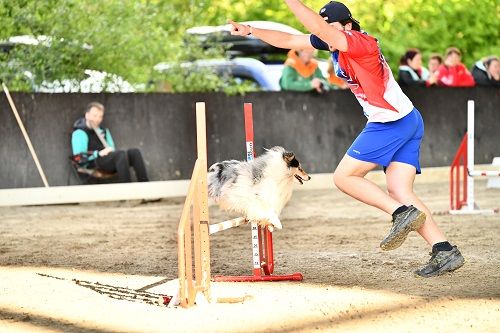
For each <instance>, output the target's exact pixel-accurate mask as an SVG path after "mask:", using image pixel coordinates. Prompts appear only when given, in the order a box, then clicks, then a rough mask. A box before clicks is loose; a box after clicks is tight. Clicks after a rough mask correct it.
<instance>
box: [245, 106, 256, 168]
mask: <svg viewBox="0 0 500 333" xmlns="http://www.w3.org/2000/svg"><path fill="white" fill-rule="evenodd" d="M243 111H244V115H245V141H246V144H247V161H249V160H253V159H254V157H255V149H254V143H253V115H252V103H245V104H244V105H243Z"/></svg>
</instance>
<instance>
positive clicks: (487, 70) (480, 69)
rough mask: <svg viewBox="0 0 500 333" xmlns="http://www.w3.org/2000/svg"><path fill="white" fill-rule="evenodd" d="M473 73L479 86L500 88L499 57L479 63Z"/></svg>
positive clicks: (490, 57)
mask: <svg viewBox="0 0 500 333" xmlns="http://www.w3.org/2000/svg"><path fill="white" fill-rule="evenodd" d="M471 72H472V76H473V77H474V80H475V81H476V84H477V85H478V86H486V87H496V88H500V61H499V59H498V57H497V56H489V57H486V58H484V59H482V60H479V61H477V62H476V63H475V64H474V66H472V71H471Z"/></svg>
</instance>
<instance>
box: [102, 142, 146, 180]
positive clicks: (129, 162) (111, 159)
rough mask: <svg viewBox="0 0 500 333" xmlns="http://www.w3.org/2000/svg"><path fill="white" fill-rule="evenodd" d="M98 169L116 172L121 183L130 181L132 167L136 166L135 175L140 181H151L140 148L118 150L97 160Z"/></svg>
mask: <svg viewBox="0 0 500 333" xmlns="http://www.w3.org/2000/svg"><path fill="white" fill-rule="evenodd" d="M96 165H97V168H98V169H101V170H103V171H107V172H116V173H117V174H118V181H119V182H120V183H128V182H130V181H131V179H130V167H132V168H134V171H135V176H136V177H137V180H138V181H140V182H147V181H149V179H148V175H147V173H146V167H145V166H144V160H143V159H142V155H141V152H140V150H139V149H135V148H134V149H129V150H127V151H126V152H125V151H123V150H117V151H114V152H111V153H109V154H108V155H106V156H103V157H99V158H98V159H97V160H96Z"/></svg>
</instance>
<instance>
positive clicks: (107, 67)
mask: <svg viewBox="0 0 500 333" xmlns="http://www.w3.org/2000/svg"><path fill="white" fill-rule="evenodd" d="M304 2H305V3H306V5H308V6H310V7H311V8H312V9H313V10H315V11H317V10H319V9H320V8H321V6H322V5H324V3H325V2H327V1H326V0H322V1H320V0H309V1H307V0H306V1H304ZM345 2H346V4H347V5H348V6H349V7H350V8H351V11H352V13H353V15H354V17H356V18H357V19H359V20H360V21H361V25H362V28H363V29H364V30H366V31H367V32H369V33H370V34H372V35H374V36H376V37H377V38H378V39H379V40H380V43H381V47H382V50H383V52H384V54H385V55H386V58H387V59H388V61H389V63H390V65H391V66H392V68H393V69H394V70H395V69H397V66H398V60H399V57H400V56H401V54H402V53H403V52H404V51H405V50H406V49H407V48H410V47H417V48H420V49H421V50H422V51H423V54H424V56H428V55H429V54H430V53H431V52H438V53H441V54H442V53H443V52H444V51H445V49H446V48H447V47H449V46H452V45H453V46H456V47H458V48H460V49H461V51H462V53H463V61H464V62H465V64H466V65H467V67H470V66H471V65H472V63H473V62H474V61H476V60H477V59H480V58H482V57H484V56H486V55H490V54H496V55H498V54H500V46H499V37H500V36H499V34H500V23H499V22H500V20H498V17H500V4H499V3H498V0H407V1H399V0H363V1H359V0H346V1H345ZM229 18H231V19H234V20H236V21H243V20H245V21H246V20H271V21H276V22H281V23H284V24H288V25H290V26H293V27H295V28H297V29H299V30H302V31H304V27H303V26H302V25H301V24H300V22H298V21H297V19H295V17H294V16H293V14H292V13H291V12H290V10H289V9H288V8H287V6H286V4H285V2H284V1H282V0H268V1H261V0H134V1H121V0H108V1H100V0H45V1H33V0H0V20H1V22H2V29H0V40H6V39H7V38H9V37H10V36H16V35H31V36H40V35H45V36H50V40H49V42H47V44H48V45H45V46H44V45H39V46H37V47H33V46H25V47H16V48H14V49H12V50H11V52H9V53H4V52H2V53H0V80H2V81H5V82H6V83H8V84H9V86H10V87H11V89H13V90H25V91H29V90H31V89H32V87H33V85H37V84H40V83H41V82H42V81H53V80H61V79H66V78H73V79H82V78H83V77H84V74H83V71H84V70H85V69H95V70H99V71H106V72H110V73H115V74H118V75H120V76H122V77H124V78H125V79H126V80H128V81H129V82H133V83H137V84H143V85H145V84H146V83H148V82H151V81H153V82H156V83H158V82H159V81H161V82H163V83H165V82H166V83H168V85H169V86H170V87H171V90H172V91H221V90H222V91H226V92H230V93H241V92H245V91H248V90H252V89H255V87H254V86H252V85H251V84H244V85H240V86H237V85H236V84H234V83H231V82H229V81H227V80H225V79H224V78H221V77H218V76H217V75H215V74H214V73H213V72H211V71H210V70H206V69H204V70H201V69H200V70H197V71H193V70H188V69H187V68H186V67H183V66H182V65H181V64H182V63H184V62H186V61H192V60H195V59H201V58H204V57H216V58H217V57H221V56H222V55H223V50H221V49H218V48H216V49H214V50H203V49H202V48H201V47H200V46H199V45H198V44H196V43H193V42H192V41H186V40H185V30H186V29H187V28H190V27H193V26H201V25H221V24H225V23H226V22H227V19H229ZM42 44H43V43H42ZM49 44H50V46H49ZM89 46H90V47H89ZM322 56H323V55H322ZM160 62H167V63H171V64H173V65H172V67H171V70H170V71H169V73H166V74H165V73H163V74H162V73H157V72H156V71H155V70H154V69H153V68H154V66H155V65H156V64H157V63H160ZM26 72H30V73H32V74H33V75H32V77H29V76H27V75H26V74H25V73H26ZM150 87H152V86H151V85H150ZM150 89H153V88H150Z"/></svg>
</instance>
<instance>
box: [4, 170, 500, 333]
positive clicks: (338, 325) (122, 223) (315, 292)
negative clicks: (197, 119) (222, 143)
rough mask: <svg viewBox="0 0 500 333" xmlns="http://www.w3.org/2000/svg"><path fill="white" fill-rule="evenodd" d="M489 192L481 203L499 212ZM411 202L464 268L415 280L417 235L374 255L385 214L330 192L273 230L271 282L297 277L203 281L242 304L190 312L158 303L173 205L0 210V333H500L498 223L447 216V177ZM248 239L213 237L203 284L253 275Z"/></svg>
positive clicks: (173, 259) (299, 196) (166, 285)
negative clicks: (428, 213)
mask: <svg viewBox="0 0 500 333" xmlns="http://www.w3.org/2000/svg"><path fill="white" fill-rule="evenodd" d="M420 177H424V176H420ZM485 184H486V183H485V181H477V182H476V196H477V202H478V204H479V205H480V206H481V207H482V208H486V207H488V208H499V207H500V190H498V189H487V188H486V185H485ZM304 186H307V184H306V185H304ZM416 192H417V194H419V195H420V196H421V198H422V199H423V200H424V201H425V202H427V204H428V206H429V207H430V209H431V210H432V211H433V212H436V213H437V214H436V215H435V219H436V220H437V222H438V224H439V226H440V227H441V228H442V229H443V230H444V232H445V233H446V235H447V236H448V238H449V240H450V241H451V242H452V243H454V244H458V245H459V247H460V250H461V251H462V253H463V255H464V256H465V258H466V265H465V266H464V267H463V268H461V269H460V270H458V271H456V272H455V273H453V274H447V275H445V276H441V277H437V278H431V279H422V278H416V277H414V275H413V271H414V270H415V269H417V268H419V267H420V266H421V265H422V264H424V263H425V262H426V261H427V260H428V258H429V255H428V252H429V247H428V246H427V245H426V244H425V243H424V241H423V240H422V239H421V238H420V237H419V236H418V235H417V234H416V233H412V234H411V235H410V237H409V239H408V240H407V242H406V243H404V244H403V246H402V247H400V248H399V249H397V250H395V251H392V252H383V251H382V250H380V249H379V246H378V245H379V242H380V240H381V239H382V238H383V237H384V235H385V233H386V232H387V230H388V228H389V226H390V224H389V218H388V216H386V215H384V214H382V213H380V212H378V211H377V210H376V209H374V208H370V207H367V206H364V205H363V204H360V203H357V202H356V201H354V200H353V199H351V198H349V197H347V196H346V195H344V194H343V193H341V192H340V191H338V190H336V189H334V188H332V189H329V190H304V191H296V192H295V193H294V195H293V197H292V200H291V202H290V203H289V205H288V206H287V207H286V209H285V211H284V213H283V215H282V222H283V226H284V229H283V230H278V231H276V232H275V233H274V248H275V265H276V268H275V273H276V274H280V273H281V274H285V273H293V272H301V273H302V274H303V275H304V281H302V282H271V283H269V282H266V283H212V289H213V291H212V293H213V294H214V295H217V296H220V297H238V296H247V297H246V300H245V302H243V303H238V304H199V305H197V306H195V307H193V308H190V309H183V308H180V307H179V308H166V307H160V306H158V305H155V304H154V301H155V299H156V298H157V294H165V293H166V294H172V293H174V292H175V290H176V288H177V282H176V281H175V280H173V279H175V278H176V275H177V250H176V246H177V243H176V229H177V223H178V220H179V217H180V213H181V209H182V205H183V199H182V198H178V199H165V200H161V201H159V202H151V203H140V202H137V201H134V202H130V201H129V202H113V203H96V204H79V205H78V204H77V205H60V206H38V207H8V208H0V332H106V333H108V332H440V333H444V332H498V327H499V325H500V242H499V235H500V215H499V214H495V215H489V216H484V215H483V216H451V215H448V214H445V213H444V212H445V211H446V210H447V209H448V204H449V203H448V201H449V198H448V182H447V177H443V178H441V180H440V181H435V182H432V183H424V182H422V183H418V184H417V186H416ZM210 209H211V220H212V221H213V222H218V221H222V220H226V219H228V218H229V216H228V215H227V214H225V213H222V212H220V211H219V210H218V209H217V208H216V207H211V208H210ZM250 242H251V240H250V228H249V226H242V227H240V228H235V229H231V230H228V231H225V232H223V233H219V234H216V235H214V236H212V238H211V249H212V250H211V255H212V274H213V275H214V274H225V275H245V274H249V273H250V271H251V249H250ZM170 280H173V281H170ZM77 281H78V283H77ZM155 285H156V286H155ZM139 289H143V290H144V289H147V293H140V292H139ZM113 295H114V296H115V297H118V298H119V299H116V298H111V297H110V296H113Z"/></svg>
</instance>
